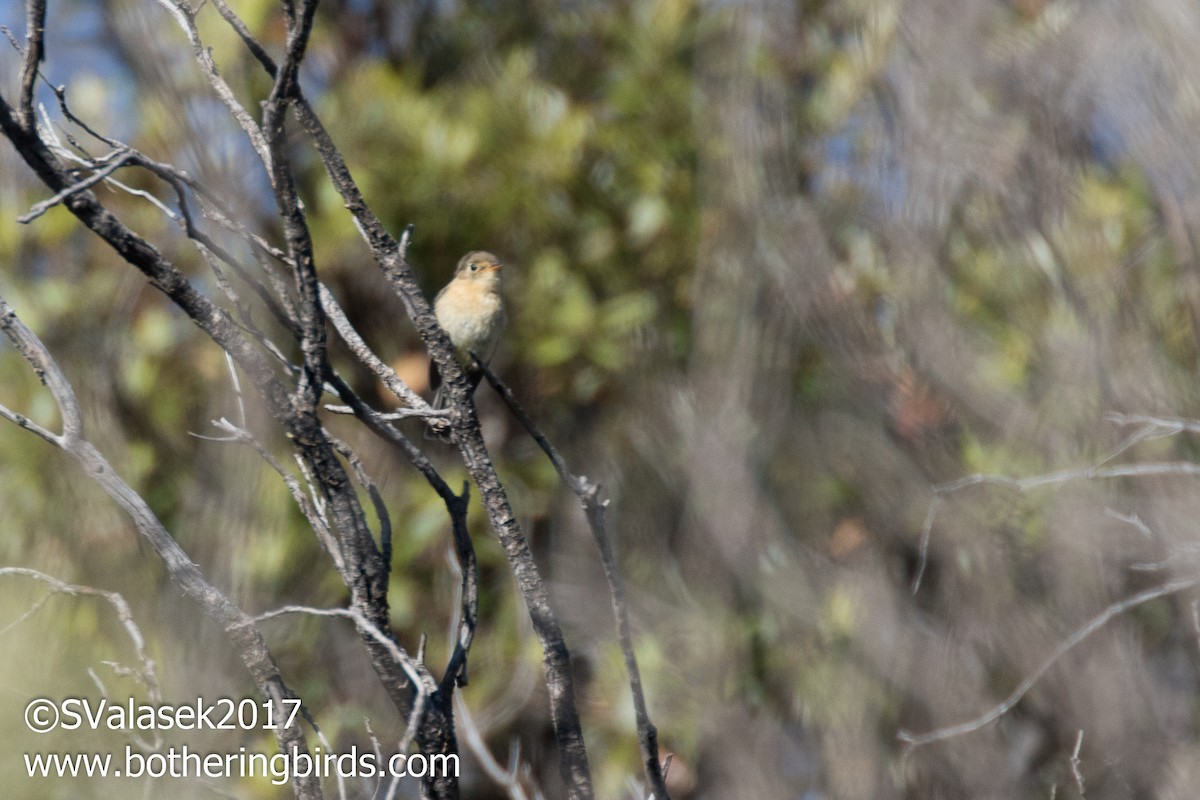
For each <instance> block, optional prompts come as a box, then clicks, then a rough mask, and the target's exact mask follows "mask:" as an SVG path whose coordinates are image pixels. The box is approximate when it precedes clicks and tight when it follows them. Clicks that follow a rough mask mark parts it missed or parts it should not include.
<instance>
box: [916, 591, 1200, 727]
mask: <svg viewBox="0 0 1200 800" xmlns="http://www.w3.org/2000/svg"><path fill="white" fill-rule="evenodd" d="M1197 584H1200V577H1196V578H1187V579H1184V580H1178V581H1172V582H1171V583H1166V584H1163V585H1162V586H1156V587H1154V588H1153V589H1147V590H1146V591H1144V592H1139V593H1138V594H1135V595H1133V596H1132V597H1128V598H1126V599H1124V600H1121V601H1120V602H1117V603H1113V604H1112V605H1110V606H1108V607H1107V608H1105V609H1104V610H1103V611H1101V612H1100V613H1099V614H1097V615H1096V616H1094V617H1092V618H1091V619H1090V620H1088V622H1087V623H1086V624H1085V625H1083V627H1081V628H1079V629H1078V630H1076V631H1075V632H1074V633H1072V634H1071V635H1070V636H1068V637H1067V638H1066V639H1064V640H1063V641H1062V642H1061V643H1060V644H1059V645H1058V647H1056V648H1054V650H1053V651H1052V652H1051V653H1050V655H1048V656H1047V657H1046V658H1045V660H1044V661H1042V663H1041V664H1040V665H1039V666H1038V668H1037V669H1035V670H1034V671H1033V672H1031V673H1030V674H1029V675H1028V676H1027V677H1026V678H1025V680H1023V681H1021V683H1020V684H1018V685H1017V688H1016V689H1013V691H1012V693H1011V694H1009V696H1008V697H1006V698H1005V699H1004V700H1003V701H1002V702H1000V703H998V704H997V705H995V706H992V708H990V709H988V710H987V711H985V712H984V713H983V714H980V715H979V716H977V717H975V718H974V719H971V720H968V721H966V722H962V723H959V724H957V725H949V726H946V727H943V728H937V729H936V730H933V731H930V732H928V733H923V734H913V733H909V732H908V731H900V733H899V734H898V736H897V738H898V739H899V740H900V741H901V742H904V743H905V744H906V745H907V746H908V749H909V750H912V749H914V748H917V747H921V746H924V745H927V744H932V743H933V742H940V741H942V740H943V739H950V738H952V737H955V736H961V735H963V734H965V733H972V732H974V731H977V730H979V729H980V728H983V727H985V726H987V725H990V724H991V723H993V722H995V721H996V720H998V719H1000V718H1001V717H1002V716H1004V715H1005V714H1007V713H1008V712H1009V711H1011V710H1012V709H1013V707H1014V706H1016V704H1017V703H1019V702H1021V699H1022V698H1023V697H1025V695H1026V694H1028V693H1029V690H1030V689H1032V688H1033V686H1034V684H1036V683H1037V682H1038V681H1039V680H1041V677H1042V676H1043V675H1045V674H1046V672H1047V671H1048V670H1049V669H1050V668H1051V667H1053V666H1054V664H1055V663H1056V662H1058V660H1059V659H1060V658H1062V657H1063V656H1064V655H1066V654H1067V653H1068V652H1070V651H1071V649H1072V648H1074V647H1075V646H1076V645H1078V644H1079V643H1080V642H1082V641H1083V640H1084V639H1087V638H1088V637H1089V636H1091V635H1092V634H1093V633H1095V632H1096V631H1098V630H1100V629H1101V628H1103V627H1104V626H1105V625H1106V624H1107V623H1108V622H1109V621H1110V620H1111V619H1112V618H1113V617H1116V616H1118V615H1120V614H1123V613H1125V612H1126V611H1128V610H1129V609H1131V608H1134V607H1136V606H1140V605H1142V604H1143V603H1148V602H1150V601H1151V600H1157V599H1158V598H1160V597H1166V596H1167V595H1171V594H1175V593H1176V592H1181V591H1184V590H1185V589H1191V588H1192V587H1194V586H1196V585H1197Z"/></svg>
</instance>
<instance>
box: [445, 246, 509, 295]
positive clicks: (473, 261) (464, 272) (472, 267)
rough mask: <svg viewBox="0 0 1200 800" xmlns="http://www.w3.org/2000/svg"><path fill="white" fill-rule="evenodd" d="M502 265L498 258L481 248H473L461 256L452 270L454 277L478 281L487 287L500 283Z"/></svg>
mask: <svg viewBox="0 0 1200 800" xmlns="http://www.w3.org/2000/svg"><path fill="white" fill-rule="evenodd" d="M503 268H504V265H503V264H501V263H500V259H498V258H496V257H495V256H494V255H492V254H491V253H487V252H484V251H483V250H473V251H472V252H470V253H467V254H466V255H465V256H463V257H462V258H461V259H460V260H459V262H458V268H457V269H455V270H454V277H455V278H457V279H462V280H468V281H472V282H475V283H480V284H483V285H486V286H489V287H498V286H499V285H500V272H501V270H503Z"/></svg>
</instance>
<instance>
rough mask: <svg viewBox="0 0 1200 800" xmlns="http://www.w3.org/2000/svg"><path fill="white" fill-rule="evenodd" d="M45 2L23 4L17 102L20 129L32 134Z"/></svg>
mask: <svg viewBox="0 0 1200 800" xmlns="http://www.w3.org/2000/svg"><path fill="white" fill-rule="evenodd" d="M45 40H46V0H26V2H25V57H24V59H23V60H22V63H21V94H20V100H18V101H17V108H18V109H19V110H20V119H21V127H23V128H24V129H25V130H26V131H28V132H33V130H34V128H35V126H36V125H37V117H36V116H35V115H34V110H33V91H34V88H35V87H36V86H37V78H38V67H39V66H40V65H41V63H42V59H44V58H45V57H46V50H45Z"/></svg>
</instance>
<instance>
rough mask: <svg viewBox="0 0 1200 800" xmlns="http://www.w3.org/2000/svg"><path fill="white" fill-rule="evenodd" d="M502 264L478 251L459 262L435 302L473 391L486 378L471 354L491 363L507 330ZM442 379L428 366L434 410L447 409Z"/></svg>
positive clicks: (435, 308) (436, 371)
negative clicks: (435, 391) (432, 390)
mask: <svg viewBox="0 0 1200 800" xmlns="http://www.w3.org/2000/svg"><path fill="white" fill-rule="evenodd" d="M502 268H503V265H502V264H501V263H500V259H498V258H496V257H495V256H494V255H492V254H491V253H485V252H483V251H482V250H475V251H472V252H470V253H467V254H466V255H465V256H463V257H462V259H460V260H459V262H458V267H457V268H456V269H455V270H454V277H453V278H451V279H450V282H449V283H447V284H446V286H445V288H443V289H442V290H441V291H440V292H438V295H437V297H436V298H435V299H434V301H433V312H434V314H435V315H436V316H437V321H438V324H439V325H441V326H442V328H443V329H444V330H445V331H446V333H447V334H449V336H450V341H451V342H452V343H453V344H454V349H455V351H456V353H455V354H456V355H457V356H458V361H459V363H460V364H462V366H463V369H464V370H466V373H467V380H468V381H470V384H471V389H472V391H473V390H474V389H475V387H476V386H478V385H479V381H480V379H481V378H482V377H483V375H482V374H481V373H480V372H479V370H478V369H476V368H475V362H474V360H473V359H472V357H471V356H472V354H474V355H475V356H478V357H479V360H480V361H483V362H484V363H486V362H488V361H490V360H491V358H492V353H493V352H495V350H496V343H497V342H498V341H499V340H500V332H501V331H503V330H504V323H505V315H504V299H503V298H502V297H501V296H500V272H501V269H502ZM441 384H442V376H441V375H440V374H439V373H438V369H437V365H436V364H434V363H433V362H430V364H429V385H430V386H431V387H432V388H434V389H435V390H437V393H436V394H435V395H434V397H433V407H434V408H444V407H445V406H446V397H445V391H444V388H443V387H442V385H441Z"/></svg>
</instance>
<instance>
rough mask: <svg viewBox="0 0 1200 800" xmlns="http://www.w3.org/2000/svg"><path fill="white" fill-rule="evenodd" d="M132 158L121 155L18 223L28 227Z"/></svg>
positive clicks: (19, 219) (127, 153)
mask: <svg viewBox="0 0 1200 800" xmlns="http://www.w3.org/2000/svg"><path fill="white" fill-rule="evenodd" d="M132 158H133V153H130V152H124V153H121V154H120V155H119V156H117V158H115V159H114V160H113V161H111V162H109V163H108V164H107V165H106V166H105V167H104V168H103V169H99V170H97V171H96V172H94V173H92V174H91V175H89V176H88V177H86V178H84V179H83V180H81V181H79V182H78V183H75V184H72V185H70V186H68V187H67V188H65V189H63V190H62V191H61V192H59V193H58V194H56V195H54V196H53V197H50V198H48V199H46V200H43V201H42V202H40V203H38V204H37V205H35V206H34V207H33V208H31V209H30V210H29V213H27V214H22V215H21V216H19V217H17V222H20V223H22V224H24V225H28V224H29V223H30V222H33V221H34V220H35V219H37V218H38V217H40V216H41V215H42V214H45V213H46V212H47V211H49V210H50V209H52V208H54V207H55V206H56V205H58V204H59V203H61V202H62V201H63V200H66V199H67V198H68V197H70V196H71V195H73V194H75V193H76V192H82V191H84V190H85V189H89V188H91V187H92V186H95V185H96V184H97V183H100V182H101V181H103V180H105V179H106V178H107V177H108V176H109V175H112V174H113V173H114V172H116V171H117V170H119V169H120V168H121V167H123V166H125V165H126V164H128V163H129V161H130V160H131V159H132Z"/></svg>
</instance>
